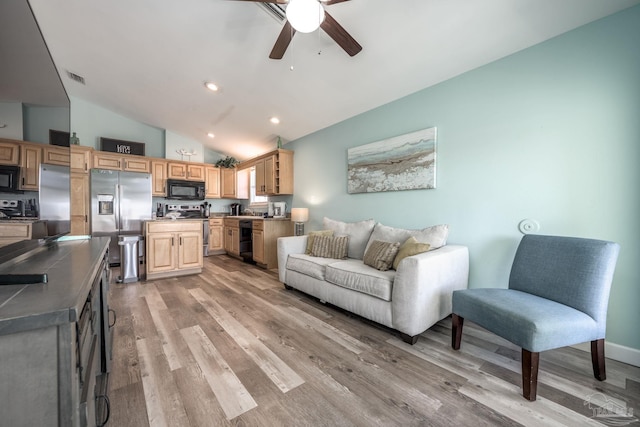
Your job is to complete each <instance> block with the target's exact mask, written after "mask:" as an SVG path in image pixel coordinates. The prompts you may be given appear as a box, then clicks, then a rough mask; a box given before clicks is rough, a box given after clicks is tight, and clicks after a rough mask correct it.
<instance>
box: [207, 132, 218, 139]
mask: <svg viewBox="0 0 640 427" xmlns="http://www.w3.org/2000/svg"><path fill="white" fill-rule="evenodd" d="M207 136H208V137H209V138H215V137H216V136H215V135H214V133H213V132H209V133H208V134H207Z"/></svg>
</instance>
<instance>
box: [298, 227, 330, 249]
mask: <svg viewBox="0 0 640 427" xmlns="http://www.w3.org/2000/svg"><path fill="white" fill-rule="evenodd" d="M316 236H333V230H322V231H310V232H309V234H308V236H307V250H305V251H304V253H305V254H307V255H311V248H312V247H313V241H314V240H315V238H316Z"/></svg>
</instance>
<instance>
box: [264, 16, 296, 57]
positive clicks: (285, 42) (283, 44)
mask: <svg viewBox="0 0 640 427" xmlns="http://www.w3.org/2000/svg"><path fill="white" fill-rule="evenodd" d="M295 33H296V30H295V29H294V28H293V27H292V26H291V24H290V23H289V21H287V22H285V24H284V27H283V28H282V31H280V35H279V36H278V40H276V44H274V45H273V49H271V53H270V54H269V58H271V59H282V57H283V56H284V52H285V51H286V50H287V47H289V43H291V39H292V38H293V35H294V34H295Z"/></svg>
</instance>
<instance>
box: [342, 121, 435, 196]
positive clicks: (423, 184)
mask: <svg viewBox="0 0 640 427" xmlns="http://www.w3.org/2000/svg"><path fill="white" fill-rule="evenodd" d="M347 164H348V169H347V176H348V184H347V186H348V192H349V193H351V194H353V193H374V192H380V191H399V190H418V189H430V188H436V128H435V127H432V128H428V129H423V130H419V131H417V132H411V133H407V134H405V135H400V136H395V137H393V138H388V139H384V140H382V141H377V142H372V143H371V144H366V145H361V146H359V147H354V148H349V149H348V150H347Z"/></svg>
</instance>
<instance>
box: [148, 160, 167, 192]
mask: <svg viewBox="0 0 640 427" xmlns="http://www.w3.org/2000/svg"><path fill="white" fill-rule="evenodd" d="M168 163H169V162H167V161H166V160H156V159H154V160H151V195H152V196H159V197H164V196H166V195H167V164H168Z"/></svg>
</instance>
